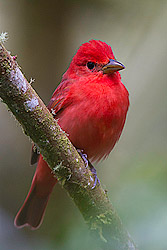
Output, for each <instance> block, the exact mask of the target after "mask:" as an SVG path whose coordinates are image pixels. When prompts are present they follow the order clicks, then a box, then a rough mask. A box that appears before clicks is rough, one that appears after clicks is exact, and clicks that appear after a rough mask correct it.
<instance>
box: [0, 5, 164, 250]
mask: <svg viewBox="0 0 167 250" xmlns="http://www.w3.org/2000/svg"><path fill="white" fill-rule="evenodd" d="M166 22H167V2H166V1H165V0H164V1H163V0H160V1H157V0H148V1H144V0H141V1H137V0H128V1H123V0H119V1H116V0H94V1H76V0H71V1H70V0H62V1H58V0H56V1H53V0H52V1H44V0H40V1H39V0H23V1H19V0H15V1H12V0H0V31H7V32H9V36H10V39H9V40H8V42H7V44H6V46H7V48H8V49H9V50H11V51H12V53H14V54H17V55H18V62H19V64H20V65H21V67H22V70H23V72H24V73H25V75H26V77H27V78H28V79H30V78H31V77H33V78H35V79H36V81H35V82H34V83H33V86H34V88H35V89H36V90H37V92H38V93H39V95H40V96H41V97H42V99H43V100H44V101H45V103H46V104H47V103H48V101H49V99H50V97H51V95H52V92H53V90H54V89H55V88H56V86H57V85H58V83H59V82H60V80H61V75H62V74H63V73H64V72H65V70H66V69H67V67H68V65H69V63H70V60H71V58H72V56H73V55H74V54H75V52H76V50H77V48H78V47H79V45H80V44H81V43H83V42H85V41H87V40H89V39H91V38H94V39H101V40H103V41H106V42H107V43H109V44H111V45H112V48H113V50H114V53H115V55H116V57H117V59H118V60H119V61H121V62H122V63H124V65H125V66H126V70H124V71H123V72H122V79H123V82H124V83H125V85H126V86H127V88H128V89H129V93H130V101H131V107H130V110H129V113H128V118H127V122H126V126H125V129H124V132H123V135H122V136H121V139H120V141H119V143H118V144H117V145H116V147H115V149H114V150H113V152H112V153H111V155H110V156H109V158H108V159H107V160H106V161H104V162H101V163H99V164H98V166H97V171H98V175H99V178H100V180H101V182H102V183H103V185H104V188H106V189H107V190H108V193H109V196H110V198H111V200H112V202H113V205H114V206H115V208H116V209H117V210H118V213H119V215H120V217H121V219H122V221H123V223H124V224H125V226H126V227H127V229H128V230H129V232H130V233H131V235H132V236H133V238H134V239H135V241H136V243H137V244H138V245H139V248H140V249H143V250H157V249H160V250H165V249H167V241H166V231H167V199H166V197H167V196H166V194H167V166H166V162H167V155H166V150H167V132H166V124H167V111H166V109H165V107H166V106H167V98H166V91H167V85H166V80H165V78H166V75H167V71H166V65H167V62H166V52H167V33H166ZM0 136H1V143H0V163H1V164H0V200H1V203H0V242H1V246H0V249H3V250H10V249H12V250H22V249H24V250H29V249H35V250H38V249H40V250H42V249H47V250H50V249H51V250H52V249H60V250H61V249H62V250H66V249H68V250H70V249H71V250H73V249H80V250H82V249H96V250H98V248H97V246H96V244H95V242H93V241H92V238H91V236H90V235H89V232H88V230H87V226H86V225H85V224H84V221H83V219H82V217H81V215H80V213H79V211H78V210H77V209H76V207H75V206H74V204H73V202H72V201H71V200H70V199H69V197H68V196H67V194H66V193H65V192H64V190H62V188H61V187H60V186H59V185H57V187H56V188H55V190H54V192H53V194H52V196H51V200H50V201H49V204H48V208H47V211H46V215H45V218H44V222H43V224H42V226H41V227H40V229H38V230H37V231H30V230H29V229H27V228H26V229H22V230H17V229H16V228H14V226H13V218H14V216H15V214H16V212H17V210H18V209H19V207H20V206H21V204H22V202H23V200H24V198H25V195H26V193H27V192H28V189H29V186H30V182H31V178H32V176H33V172H34V168H33V167H29V157H30V156H29V154H30V150H31V142H30V140H29V139H27V137H26V136H25V135H24V134H23V132H22V130H21V129H20V126H19V125H18V123H17V121H16V120H15V119H13V116H11V114H10V112H8V111H7V109H6V107H5V106H4V104H0Z"/></svg>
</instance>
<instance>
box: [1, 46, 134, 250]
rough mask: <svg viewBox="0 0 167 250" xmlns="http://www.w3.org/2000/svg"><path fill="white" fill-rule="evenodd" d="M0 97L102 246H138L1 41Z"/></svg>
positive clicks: (116, 249)
mask: <svg viewBox="0 0 167 250" xmlns="http://www.w3.org/2000/svg"><path fill="white" fill-rule="evenodd" d="M0 98H1V99H2V101H3V102H4V103H6V104H7V106H8V108H9V109H10V110H11V111H12V113H13V114H14V116H15V117H16V119H17V120H18V121H19V123H20V124H21V126H22V127H23V130H24V132H25V134H26V135H28V136H29V137H30V138H31V139H32V141H33V142H34V143H36V144H37V145H38V146H39V148H40V152H41V154H42V155H43V157H44V159H45V160H46V161H47V163H48V164H49V166H50V168H51V169H52V170H53V172H54V173H55V175H56V177H57V178H58V180H59V182H60V183H61V184H62V186H63V187H64V188H65V189H66V191H67V192H68V193H69V195H70V196H71V198H72V199H73V201H74V202H75V204H76V205H77V207H78V208H79V210H80V212H81V213H82V215H83V217H84V219H85V221H86V223H87V224H88V226H89V228H90V230H91V232H92V233H93V234H94V235H95V237H96V239H97V240H98V244H100V245H101V247H102V249H111V250H135V249H137V248H136V246H135V244H134V242H133V240H132V239H131V237H130V235H129V234H128V232H127V231H126V229H124V227H123V225H122V223H121V221H120V218H119V217H118V215H117V213H116V211H115V210H114V208H113V206H112V204H111V203H110V201H109V199H108V197H107V194H106V192H105V191H104V190H103V189H102V187H101V185H97V186H96V187H95V188H94V189H92V187H93V184H94V179H93V175H92V173H91V171H90V170H89V169H88V168H85V165H84V162H83V160H82V159H81V157H80V156H79V154H78V152H77V151H76V149H75V148H74V146H73V145H72V144H71V142H70V141H69V139H68V138H67V136H66V134H65V132H64V131H63V130H62V129H61V128H60V127H59V125H58V124H57V121H55V120H54V118H53V117H52V115H51V113H50V112H49V111H48V109H47V108H46V106H45V105H44V103H43V102H42V100H41V99H40V98H39V96H38V95H37V93H36V92H35V90H34V89H33V88H32V87H31V85H30V84H29V83H28V82H27V80H26V78H25V77H24V75H23V74H22V72H21V70H20V67H19V66H18V64H17V62H16V60H15V57H12V56H11V55H10V54H9V52H8V51H7V50H6V49H5V47H4V45H3V44H1V43H0Z"/></svg>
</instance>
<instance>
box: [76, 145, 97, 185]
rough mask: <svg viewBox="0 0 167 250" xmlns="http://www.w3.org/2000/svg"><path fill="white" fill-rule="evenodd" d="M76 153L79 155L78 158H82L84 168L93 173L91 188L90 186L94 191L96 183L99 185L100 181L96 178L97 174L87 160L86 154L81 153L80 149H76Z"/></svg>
mask: <svg viewBox="0 0 167 250" xmlns="http://www.w3.org/2000/svg"><path fill="white" fill-rule="evenodd" d="M77 151H78V153H79V154H80V156H81V157H82V159H83V161H84V163H85V167H86V168H88V167H89V168H90V171H91V172H92V173H93V175H94V183H93V186H92V189H94V188H95V187H96V185H97V182H98V184H99V185H100V181H99V179H98V177H97V173H96V169H95V168H94V167H93V165H92V164H91V163H90V161H89V160H88V157H87V154H85V153H83V150H81V149H77Z"/></svg>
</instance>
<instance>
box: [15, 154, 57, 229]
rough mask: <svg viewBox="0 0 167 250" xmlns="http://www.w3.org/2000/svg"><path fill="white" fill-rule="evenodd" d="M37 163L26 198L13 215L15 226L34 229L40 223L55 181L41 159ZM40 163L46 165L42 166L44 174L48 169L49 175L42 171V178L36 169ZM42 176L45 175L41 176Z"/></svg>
mask: <svg viewBox="0 0 167 250" xmlns="http://www.w3.org/2000/svg"><path fill="white" fill-rule="evenodd" d="M39 164H40V166H39V167H38V166H37V170H36V173H35V176H34V178H33V181H32V185H31V188H30V191H29V193H28V195H27V198H26V199H25V201H24V204H23V206H22V207H21V209H20V210H19V212H18V213H17V215H16V217H15V220H14V224H15V226H16V227H17V228H22V227H24V226H29V227H30V228H31V229H32V230H34V229H37V228H38V227H39V226H40V225H41V223H42V220H43V217H44V214H45V208H46V205H47V203H48V200H49V196H50V194H51V192H52V189H53V187H54V185H55V184H56V182H57V180H56V178H54V177H53V174H52V173H51V170H50V169H49V167H48V166H47V165H46V162H45V161H44V160H43V159H42V161H41V162H40V161H39ZM39 164H38V165H39ZM41 164H43V165H44V164H45V165H46V166H45V168H43V172H45V174H46V172H47V171H48V173H49V175H45V174H43V173H42V178H41V173H39V174H40V176H38V172H40V171H38V170H39V168H41ZM46 167H47V169H46ZM44 176H46V177H45V178H43V177H44Z"/></svg>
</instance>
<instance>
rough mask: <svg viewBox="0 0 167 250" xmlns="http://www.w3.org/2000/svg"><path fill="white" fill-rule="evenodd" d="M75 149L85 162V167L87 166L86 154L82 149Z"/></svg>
mask: <svg viewBox="0 0 167 250" xmlns="http://www.w3.org/2000/svg"><path fill="white" fill-rule="evenodd" d="M77 151H78V153H79V154H80V156H81V157H82V159H83V161H84V163H85V167H86V168H87V167H88V166H89V161H88V157H87V154H84V153H83V150H82V149H77Z"/></svg>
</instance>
